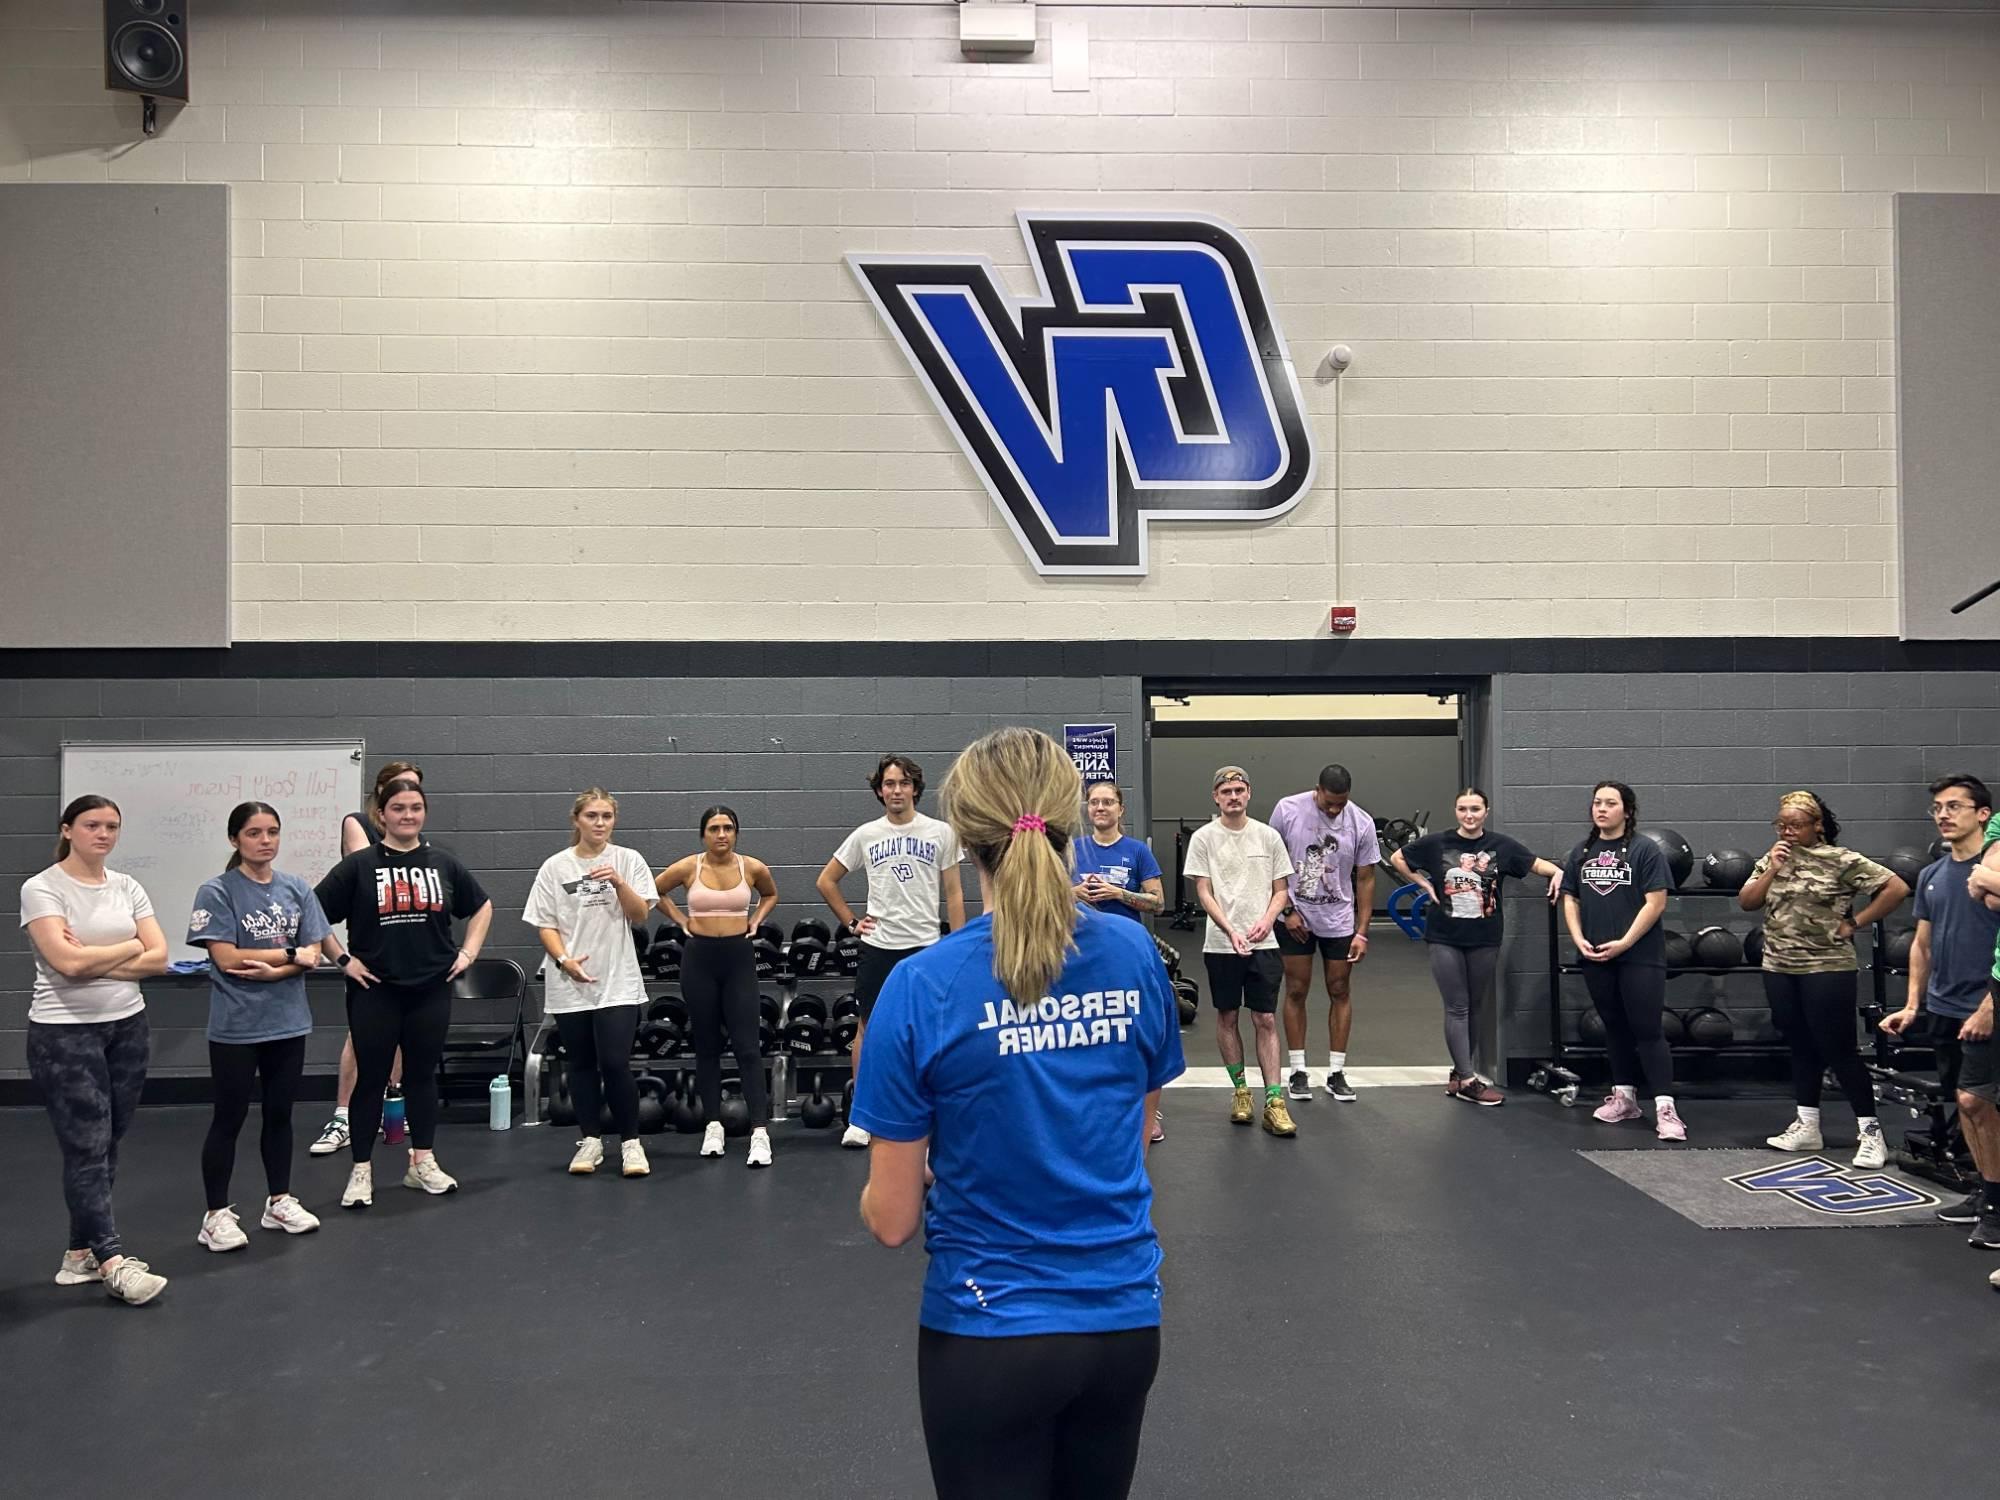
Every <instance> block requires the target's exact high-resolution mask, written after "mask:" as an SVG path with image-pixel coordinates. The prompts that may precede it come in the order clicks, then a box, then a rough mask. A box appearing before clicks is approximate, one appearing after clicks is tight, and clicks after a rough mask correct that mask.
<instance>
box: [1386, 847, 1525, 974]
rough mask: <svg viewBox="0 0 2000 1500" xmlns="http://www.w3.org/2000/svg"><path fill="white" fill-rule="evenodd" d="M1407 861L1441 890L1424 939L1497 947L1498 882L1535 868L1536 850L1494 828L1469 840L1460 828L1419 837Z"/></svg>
mask: <svg viewBox="0 0 2000 1500" xmlns="http://www.w3.org/2000/svg"><path fill="white" fill-rule="evenodd" d="M1403 860H1404V863H1406V864H1407V865H1409V867H1410V868H1411V869H1412V870H1415V871H1417V872H1419V873H1421V874H1423V875H1426V876H1428V877H1429V879H1430V883H1431V888H1432V889H1433V890H1435V891H1436V892H1437V900H1435V901H1433V902H1432V903H1431V904H1430V906H1429V907H1427V908H1426V910H1425V928H1424V938H1425V940H1426V941H1427V942H1432V943H1443V944H1445V945H1446V946H1447V947H1451V948H1497V947H1499V946H1500V937H1501V926H1502V917H1501V913H1500V882H1501V881H1502V880H1505V879H1506V878H1508V877H1509V876H1512V877H1513V878H1514V879H1516V880H1518V879H1520V878H1521V877H1522V876H1523V875H1526V874H1527V873H1528V872H1529V871H1531V870H1533V869H1534V867H1535V856H1534V854H1533V853H1532V852H1531V851H1530V850H1529V848H1528V846H1527V845H1526V844H1523V843H1522V842H1521V841H1520V840H1518V839H1510V838H1508V837H1507V835H1506V834H1504V833H1494V832H1491V831H1490V830H1489V831H1488V832H1485V833H1482V834H1480V836H1479V837H1478V838H1476V839H1469V838H1466V837H1465V836H1464V835H1463V834H1461V833H1460V832H1459V831H1458V830H1457V829H1456V828H1453V829H1450V830H1448V831H1447V832H1444V833H1432V834H1427V835H1425V836H1424V837H1423V838H1420V839H1418V840H1417V841H1416V842H1415V843H1414V844H1411V845H1410V846H1409V847H1408V848H1406V849H1405V850H1403Z"/></svg>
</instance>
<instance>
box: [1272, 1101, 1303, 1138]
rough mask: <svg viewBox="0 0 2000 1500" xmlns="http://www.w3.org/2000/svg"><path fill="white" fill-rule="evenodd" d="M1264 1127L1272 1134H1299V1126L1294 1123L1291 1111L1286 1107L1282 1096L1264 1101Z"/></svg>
mask: <svg viewBox="0 0 2000 1500" xmlns="http://www.w3.org/2000/svg"><path fill="white" fill-rule="evenodd" d="M1264 1128H1265V1129H1266V1130H1268V1131H1269V1132H1270V1133H1271V1134H1272V1135H1297V1134H1298V1133H1299V1127H1298V1126H1296V1125H1294V1124H1293V1123H1292V1114H1291V1111H1290V1110H1288V1109H1286V1108H1285V1101H1284V1099H1283V1098H1282V1097H1280V1098H1276V1099H1266V1100H1265V1101H1264Z"/></svg>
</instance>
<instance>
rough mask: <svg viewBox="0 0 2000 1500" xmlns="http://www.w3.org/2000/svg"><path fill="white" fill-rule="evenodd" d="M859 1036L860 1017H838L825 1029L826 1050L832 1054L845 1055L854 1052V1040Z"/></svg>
mask: <svg viewBox="0 0 2000 1500" xmlns="http://www.w3.org/2000/svg"><path fill="white" fill-rule="evenodd" d="M860 1034H861V1017H860V1016H858V1015H854V1016H840V1017H837V1018H836V1019H835V1020H834V1021H833V1023H832V1024H831V1025H830V1026H828V1027H827V1028H826V1040H827V1045H828V1048H829V1049H830V1050H831V1051H834V1052H840V1053H847V1052H852V1051H853V1050H854V1039H855V1038H856V1037H857V1036H859V1035H860Z"/></svg>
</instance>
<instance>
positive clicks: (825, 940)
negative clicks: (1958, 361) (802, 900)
mask: <svg viewBox="0 0 2000 1500" xmlns="http://www.w3.org/2000/svg"><path fill="white" fill-rule="evenodd" d="M801 938H811V939H813V940H814V941H815V942H818V943H822V944H824V945H825V946H827V947H829V948H831V947H832V946H833V929H832V928H831V927H828V926H827V925H826V923H824V922H822V921H821V920H820V919H819V918H818V917H807V918H805V919H804V920H803V921H799V922H794V923H793V924H792V941H793V942H795V943H796V942H798V941H799V940H800V939H801Z"/></svg>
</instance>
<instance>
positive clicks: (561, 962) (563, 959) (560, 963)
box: [459, 948, 569, 972]
mask: <svg viewBox="0 0 2000 1500" xmlns="http://www.w3.org/2000/svg"><path fill="white" fill-rule="evenodd" d="M464 951H465V950H464V949H463V948H461V949H460V950H459V952H461V953H463V952H464ZM549 962H550V963H552V964H554V965H555V966H556V968H557V969H558V970H564V966H565V965H566V964H568V962H569V955H568V954H567V953H558V954H556V955H555V956H554V957H553V958H551V959H550V960H549ZM564 972H567V971H566V970H564Z"/></svg>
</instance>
